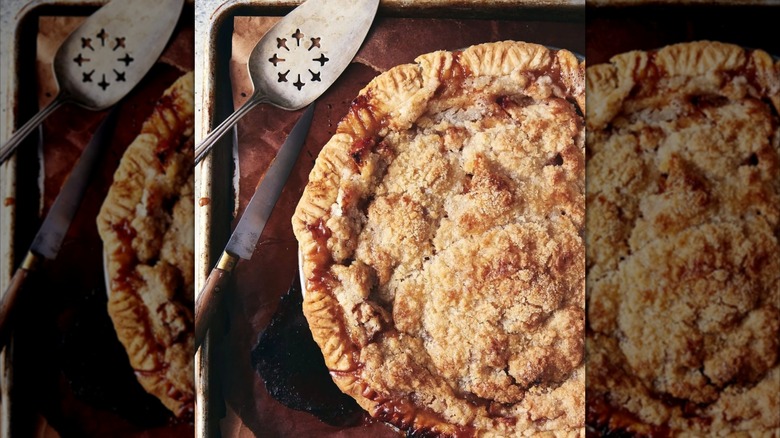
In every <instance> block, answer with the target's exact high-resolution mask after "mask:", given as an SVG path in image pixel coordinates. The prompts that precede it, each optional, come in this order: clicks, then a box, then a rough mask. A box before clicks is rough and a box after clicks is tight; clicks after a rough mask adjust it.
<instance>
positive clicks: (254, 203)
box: [195, 103, 314, 351]
mask: <svg viewBox="0 0 780 438" xmlns="http://www.w3.org/2000/svg"><path fill="white" fill-rule="evenodd" d="M313 116H314V104H313V103H312V104H311V105H309V107H308V109H306V111H305V112H304V113H303V115H302V116H301V118H300V120H298V122H296V123H295V126H294V127H293V129H292V131H290V134H289V135H288V136H287V140H285V142H284V144H282V147H281V148H280V149H279V152H278V153H277V155H276V158H274V161H273V162H272V163H271V165H270V167H269V168H268V170H267V171H266V173H265V176H264V177H263V180H262V181H261V182H260V185H258V186H257V189H256V190H255V193H254V194H253V195H252V199H250V200H249V204H247V206H246V209H244V214H242V215H241V219H239V221H238V225H237V226H236V228H235V230H234V231H233V234H232V235H231V236H230V240H229V241H228V243H227V245H226V246H225V250H224V251H223V252H222V255H221V256H220V258H219V261H218V262H217V264H216V266H215V267H214V269H212V270H211V273H210V274H209V276H208V278H207V279H206V284H205V285H204V286H203V288H202V289H201V291H200V293H199V294H198V298H197V300H196V302H195V351H197V350H198V347H199V346H200V345H201V343H202V342H203V338H204V337H205V335H206V331H207V330H208V326H209V324H210V321H211V319H212V318H213V316H214V313H215V311H216V307H217V306H218V303H219V300H220V299H221V296H222V293H221V292H222V290H223V289H224V287H225V285H226V283H227V280H228V278H230V273H231V272H232V271H233V268H234V267H235V266H236V263H237V262H238V260H239V259H245V260H249V259H251V258H252V254H253V253H254V251H255V247H256V246H257V241H258V240H259V239H260V235H261V234H262V233H263V229H264V228H265V224H266V222H267V221H268V218H269V217H270V216H271V212H272V211H273V208H274V205H276V201H277V200H278V199H279V195H280V194H281V193H282V189H283V188H284V185H285V184H286V182H287V177H288V176H289V175H290V172H291V171H292V168H293V166H294V165H295V162H296V161H297V160H298V155H299V154H300V151H301V149H302V148H303V143H304V140H306V135H307V134H308V132H309V127H310V126H311V121H312V117H313Z"/></svg>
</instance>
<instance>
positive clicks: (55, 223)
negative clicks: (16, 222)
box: [0, 107, 118, 349]
mask: <svg viewBox="0 0 780 438" xmlns="http://www.w3.org/2000/svg"><path fill="white" fill-rule="evenodd" d="M117 114H118V110H117V108H116V107H115V108H114V109H112V110H111V111H110V112H109V113H108V115H107V116H106V117H105V118H104V119H103V121H102V122H101V124H100V126H99V127H98V129H97V130H96V131H95V135H94V136H92V139H91V140H90V141H89V143H88V144H87V147H86V148H84V151H83V152H82V153H81V157H79V160H78V162H77V163H76V165H75V166H74V167H73V170H72V171H71V173H70V176H68V179H67V180H66V181H65V184H64V185H63V186H62V189H61V190H60V193H59V194H58V195H57V198H56V199H55V200H54V204H52V206H51V209H49V213H48V214H47V215H46V218H45V219H44V220H43V224H42V225H41V228H40V229H39V230H38V233H37V234H36V235H35V239H33V242H32V245H30V249H29V251H27V255H26V256H25V258H24V260H23V261H22V264H21V265H20V266H19V268H18V269H17V270H16V273H14V276H13V277H12V278H11V284H10V285H9V286H8V288H7V289H6V290H5V293H4V294H3V296H2V298H1V299H0V349H2V347H3V346H5V344H6V342H7V341H8V339H9V335H10V331H11V326H12V322H13V321H12V320H13V309H14V303H15V302H16V300H17V297H18V295H19V291H20V289H21V288H22V285H23V284H24V282H25V280H26V279H27V277H28V276H29V275H30V273H31V272H33V271H35V270H36V269H37V268H38V266H39V265H40V262H41V259H47V260H54V259H55V258H56V257H57V253H58V252H59V251H60V247H61V246H62V241H63V240H64V239H65V234H66V233H67V232H68V228H70V223H71V221H72V220H73V217H74V216H75V215H76V211H77V210H78V207H79V204H81V198H82V197H83V196H84V192H85V190H86V188H87V184H88V183H89V180H90V176H91V175H92V171H93V170H94V168H95V164H96V163H97V162H98V158H99V157H100V153H101V152H102V151H103V150H104V149H105V148H104V147H103V146H105V145H107V144H109V143H110V140H111V134H112V133H113V131H114V126H116V119H117Z"/></svg>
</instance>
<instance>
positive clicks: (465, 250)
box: [292, 41, 585, 437]
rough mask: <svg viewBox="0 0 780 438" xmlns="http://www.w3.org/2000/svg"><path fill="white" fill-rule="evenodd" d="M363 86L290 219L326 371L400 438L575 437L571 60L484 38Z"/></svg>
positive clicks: (576, 171) (579, 82) (579, 307)
mask: <svg viewBox="0 0 780 438" xmlns="http://www.w3.org/2000/svg"><path fill="white" fill-rule="evenodd" d="M415 62H416V63H415V64H407V65H400V66H397V67H394V68H392V69H391V70H389V71H387V72H385V73H383V74H381V75H379V76H378V77H376V78H375V79H374V80H372V81H371V83H369V84H368V85H367V86H366V87H365V88H364V89H363V90H361V92H360V94H359V96H358V97H357V98H356V99H355V100H354V102H353V103H352V105H351V107H350V109H349V111H348V114H347V115H346V116H345V117H344V119H343V120H342V121H341V122H340V124H339V126H338V129H337V132H336V134H335V135H334V136H333V137H332V138H331V139H330V141H329V142H328V143H327V144H326V145H325V146H324V147H323V149H322V152H321V153H320V155H319V157H318V158H317V160H316V163H315V165H314V168H313V170H312V172H311V174H310V176H309V183H308V185H307V186H306V188H305V191H304V193H303V196H302V198H301V201H300V203H299V204H298V207H297V209H296V213H295V216H294V217H293V220H292V222H293V229H294V231H295V235H296V237H297V239H298V241H299V244H300V250H301V254H302V269H303V275H304V278H305V279H306V281H305V283H306V285H305V286H306V287H305V289H306V291H307V292H306V296H305V300H304V305H303V310H304V314H305V315H306V318H307V319H308V322H309V325H310V327H311V330H312V334H313V336H314V339H315V340H316V341H317V343H318V344H319V346H320V347H321V349H322V352H323V356H324V358H325V362H326V364H327V365H328V367H329V368H330V370H331V376H332V378H333V380H334V381H335V382H336V384H337V385H338V386H339V387H340V388H341V390H342V391H344V392H345V393H347V394H349V395H350V396H352V397H354V398H355V399H356V400H357V401H358V403H359V404H360V405H361V406H362V407H363V408H364V409H366V410H367V411H368V412H369V413H370V414H371V415H372V416H373V417H375V418H377V419H380V420H383V421H386V422H389V423H391V424H393V425H395V426H397V427H399V428H401V429H405V430H407V431H408V432H411V433H412V434H413V436H503V437H506V436H526V435H530V434H533V433H540V432H546V433H547V434H548V435H550V436H582V435H584V421H585V418H584V417H585V409H584V407H585V405H584V401H585V395H584V392H585V387H584V384H585V370H584V359H583V353H584V324H585V322H584V316H585V312H584V304H585V258H584V255H585V249H584V245H583V239H582V235H583V233H584V213H585V180H584V177H585V156H584V148H585V134H584V119H583V117H582V113H583V112H584V103H585V102H584V97H585V89H584V88H585V87H584V85H585V79H584V72H585V64H584V62H579V61H578V60H577V59H576V57H575V56H574V55H573V54H571V53H570V52H568V51H565V50H558V51H555V50H550V49H547V48H545V47H543V46H539V45H535V44H527V43H522V42H509V41H507V42H498V43H488V44H482V45H477V46H473V47H470V48H468V49H465V50H463V51H458V52H446V51H441V52H435V53H430V54H426V55H423V56H420V57H418V58H417V59H416V61H415Z"/></svg>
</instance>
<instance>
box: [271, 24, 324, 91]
mask: <svg viewBox="0 0 780 438" xmlns="http://www.w3.org/2000/svg"><path fill="white" fill-rule="evenodd" d="M276 48H277V49H278V51H277V52H275V53H274V54H273V56H271V57H270V58H268V62H269V63H270V64H272V65H273V66H274V68H275V69H276V73H277V76H278V78H277V82H287V83H289V84H290V85H292V86H293V87H295V88H297V89H298V91H301V90H302V89H303V87H305V86H306V84H307V83H308V82H321V81H322V78H321V74H322V67H324V66H325V63H327V62H328V61H330V59H329V58H328V57H327V56H325V53H324V52H323V51H322V38H321V37H312V36H308V35H306V34H305V33H304V32H302V31H301V29H299V28H296V29H295V31H294V32H290V33H288V34H286V35H282V36H279V37H277V38H276ZM314 49H319V53H317V51H315V50H314ZM315 55H319V56H316V57H314V56H315ZM291 67H292V68H291ZM298 69H300V71H299V70H298ZM291 71H292V74H291V75H290V72H291Z"/></svg>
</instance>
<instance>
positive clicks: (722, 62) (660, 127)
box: [586, 41, 780, 436]
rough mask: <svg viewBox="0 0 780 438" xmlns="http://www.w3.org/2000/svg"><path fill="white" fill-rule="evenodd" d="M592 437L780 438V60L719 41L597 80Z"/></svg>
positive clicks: (591, 99)
mask: <svg viewBox="0 0 780 438" xmlns="http://www.w3.org/2000/svg"><path fill="white" fill-rule="evenodd" d="M586 81H587V86H588V110H587V129H588V135H587V153H588V161H587V181H588V183H587V208H588V215H587V225H586V230H587V235H586V238H587V242H588V245H587V260H588V262H587V278H588V280H587V286H588V287H587V300H588V324H587V340H586V350H587V356H588V361H587V374H588V388H587V391H588V420H587V421H588V424H589V425H592V426H593V427H595V428H598V429H600V430H603V431H607V432H620V431H622V432H629V433H633V434H636V435H638V436H661V435H664V436H666V435H672V436H677V435H690V436H714V435H716V434H717V435H718V436H727V435H735V436H736V435H739V436H777V434H778V431H780V361H779V360H778V354H779V352H780V337H778V333H780V244H778V239H779V238H780V118H779V117H778V110H780V62H778V61H775V60H773V59H772V57H770V56H769V55H768V54H767V53H765V52H763V51H761V50H748V49H744V48H741V47H739V46H735V45H731V44H722V43H717V42H707V41H702V42H692V43H683V44H676V45H671V46H667V47H664V48H662V49H660V50H654V51H634V52H629V53H624V54H620V55H617V56H615V57H613V58H612V59H611V60H610V62H609V63H606V64H600V65H596V66H591V67H589V68H588V69H587V73H586Z"/></svg>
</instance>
